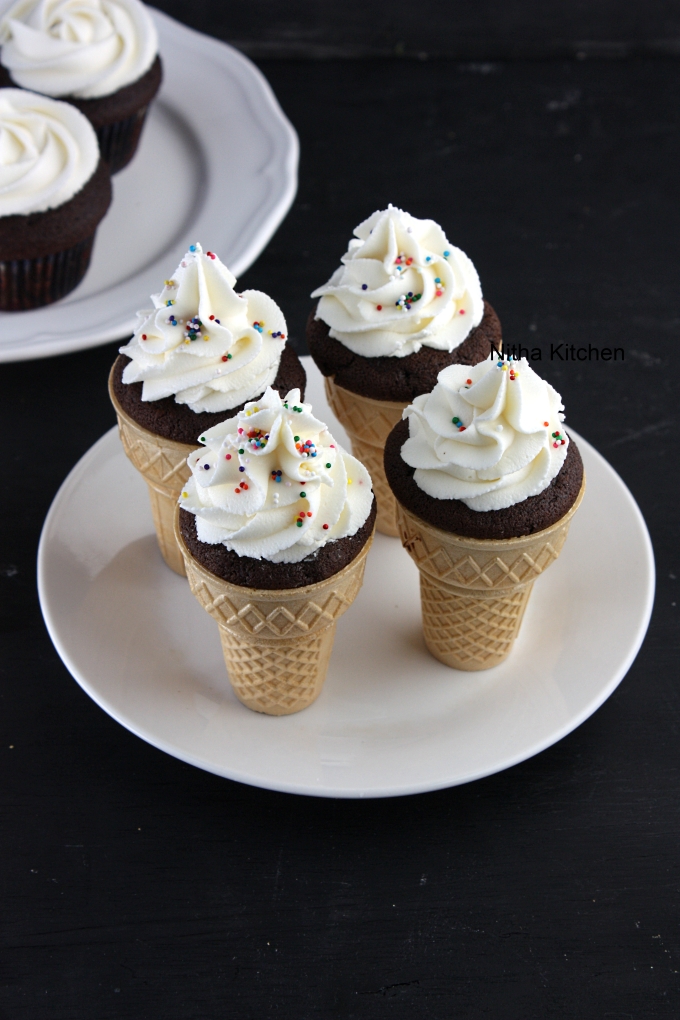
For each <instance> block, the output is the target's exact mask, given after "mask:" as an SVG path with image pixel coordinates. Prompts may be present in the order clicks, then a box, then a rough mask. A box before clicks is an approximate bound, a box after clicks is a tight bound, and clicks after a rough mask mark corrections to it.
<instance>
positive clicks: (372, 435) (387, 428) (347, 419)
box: [325, 376, 408, 537]
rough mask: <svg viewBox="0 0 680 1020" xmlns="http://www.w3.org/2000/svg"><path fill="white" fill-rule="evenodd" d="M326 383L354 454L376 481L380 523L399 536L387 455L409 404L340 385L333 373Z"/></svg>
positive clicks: (382, 529) (386, 532) (384, 529)
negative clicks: (389, 441) (388, 443)
mask: <svg viewBox="0 0 680 1020" xmlns="http://www.w3.org/2000/svg"><path fill="white" fill-rule="evenodd" d="M325 383H326V396H327V398H328V403H329V404H330V406H331V408H332V409H333V413H334V415H335V417H336V418H337V419H338V421H339V422H340V423H341V424H342V425H343V426H344V428H345V430H346V431H347V434H348V436H349V438H350V440H351V442H352V454H353V455H354V456H355V457H356V458H357V460H360V461H361V463H362V464H364V466H365V467H366V469H367V471H368V473H369V474H370V476H371V479H372V481H373V491H374V492H375V496H376V501H377V504H378V518H377V522H376V527H377V529H378V531H380V532H381V533H382V534H383V535H391V536H392V537H396V536H398V535H399V528H398V526H397V504H396V500H395V498H394V496H393V495H392V490H391V489H390V487H389V485H388V483H387V478H386V477H385V465H384V462H383V457H384V453H385V442H386V440H387V437H388V435H389V434H390V432H391V431H392V429H393V428H394V426H395V425H396V424H397V422H399V421H401V414H402V411H403V410H404V408H405V407H408V404H407V403H393V402H392V401H390V400H374V399H373V398H372V397H362V396H360V395H359V394H358V393H352V392H351V391H350V390H346V389H343V387H342V386H338V385H337V383H336V382H335V380H334V379H333V377H332V376H327V377H326V379H325Z"/></svg>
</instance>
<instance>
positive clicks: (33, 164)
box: [0, 89, 111, 312]
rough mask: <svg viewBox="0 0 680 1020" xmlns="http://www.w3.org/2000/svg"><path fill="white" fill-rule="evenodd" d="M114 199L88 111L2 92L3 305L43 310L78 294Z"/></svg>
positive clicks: (0, 253)
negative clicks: (96, 240)
mask: <svg viewBox="0 0 680 1020" xmlns="http://www.w3.org/2000/svg"><path fill="white" fill-rule="evenodd" d="M110 203H111V180H110V175H109V168H108V166H107V164H106V163H105V162H103V161H102V160H101V159H100V155H99V147H98V145H97V138H96V135H95V133H94V130H93V128H92V125H91V124H90V123H89V121H88V120H87V119H86V118H85V117H84V116H83V115H82V113H80V112H79V111H78V110H76V109H75V108H74V107H73V106H70V105H69V104H68V103H60V102H58V101H57V100H54V99H48V98H46V97H45V96H40V95H36V94H35V93H33V92H27V91H25V90H24V89H0V310H2V311H5V312H14V311H25V310H26V309H29V308H39V307H41V306H43V305H48V304H51V303H52V302H54V301H58V300H59V298H62V297H64V296H65V295H66V294H68V293H69V292H70V291H72V290H73V289H74V287H76V286H77V285H78V284H79V283H80V281H81V280H82V278H83V276H84V275H85V273H86V271H87V268H88V266H89V264H90V256H91V254H92V245H93V243H94V236H95V233H96V230H97V227H98V226H99V223H100V222H101V220H102V219H103V217H104V215H105V214H106V211H107V209H108V208H109V205H110Z"/></svg>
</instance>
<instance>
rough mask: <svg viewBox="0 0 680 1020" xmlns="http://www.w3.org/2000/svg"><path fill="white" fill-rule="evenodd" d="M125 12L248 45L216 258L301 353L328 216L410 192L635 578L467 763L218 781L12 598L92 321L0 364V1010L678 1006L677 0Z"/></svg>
mask: <svg viewBox="0 0 680 1020" xmlns="http://www.w3.org/2000/svg"><path fill="white" fill-rule="evenodd" d="M159 6H162V7H163V8H164V9H165V10H167V11H168V12H169V13H172V14H173V15H174V16H176V17H178V18H179V19H180V20H183V21H185V22H186V23H188V24H191V25H192V26H193V27H195V28H198V29H199V30H202V31H206V32H209V33H212V34H215V35H217V36H220V37H222V38H225V39H228V40H231V41H233V42H236V43H237V44H238V45H239V46H241V48H243V49H244V50H245V51H246V52H248V53H250V54H251V55H252V56H254V57H256V58H257V59H258V63H259V66H260V67H261V69H262V71H263V72H264V74H265V75H266V76H267V78H268V79H269V81H270V82H271V84H272V86H273V88H274V89H275V91H276V93H277V96H278V98H279V100H280V102H281V104H282V106H283V109H284V110H285V112H286V113H287V115H288V116H289V118H290V119H291V121H292V122H293V124H294V125H295V127H296V129H297V131H298V133H299V135H300V140H301V147H302V156H301V165H300V189H299V192H298V195H297V198H296V200H295V203H294V205H293V207H292V209H291V211H290V213H289V215H288V217H287V218H286V220H285V221H284V223H283V225H282V226H281V228H280V229H279V231H278V232H277V234H276V235H275V237H274V238H273V240H272V241H271V243H270V245H269V246H268V248H267V249H266V251H265V252H264V253H263V254H262V256H261V257H260V258H259V259H258V261H257V262H256V263H255V265H254V266H253V267H252V268H251V269H250V270H249V271H248V272H247V273H246V274H245V275H244V276H243V277H242V278H241V280H240V281H239V285H240V286H242V287H243V288H245V287H249V286H250V287H252V286H255V287H258V288H260V289H263V290H265V291H268V292H269V293H271V294H272V296H273V297H274V298H275V299H276V300H277V301H278V302H279V304H280V305H281V306H282V307H283V309H284V311H285V313H286V315H287V318H288V324H289V329H290V332H291V335H292V336H293V338H294V341H295V342H296V343H297V345H298V347H299V349H300V350H303V340H302V334H303V327H304V320H305V317H306V314H307V311H308V308H309V297H308V295H309V293H310V291H311V290H312V289H313V288H314V287H315V286H317V285H318V284H319V283H321V282H322V281H324V280H325V279H326V278H327V277H328V275H329V274H330V272H331V271H332V270H333V269H334V268H335V266H336V265H337V262H338V258H339V256H340V255H341V254H342V253H343V252H344V250H345V247H346V243H347V240H348V238H349V236H350V234H351V230H352V228H353V227H354V226H355V225H356V224H357V223H358V222H360V221H361V220H362V219H363V218H364V217H365V216H366V215H367V214H368V213H370V212H372V211H373V210H374V209H376V208H379V207H384V206H385V204H386V203H387V202H389V201H391V202H393V203H394V204H396V205H401V206H402V207H404V208H406V209H408V210H409V211H410V212H412V213H413V214H415V215H417V216H431V217H433V218H435V219H437V220H438V221H439V222H440V223H441V224H442V225H443V226H444V228H445V230H446V232H447V235H448V236H449V238H450V239H451V240H452V241H453V243H455V244H457V245H459V246H460V247H462V248H463V249H464V250H465V251H466V252H468V254H469V255H470V256H471V257H472V258H473V260H474V262H475V264H476V266H477V268H478V270H479V273H480V276H481V279H482V282H483V286H484V292H485V296H486V297H487V298H488V299H489V300H490V301H491V302H492V304H493V305H494V306H495V308H496V310H497V312H498V314H499V316H500V318H501V321H502V323H503V327H504V335H505V339H506V341H508V342H510V343H512V342H515V343H517V342H521V343H524V344H530V346H532V347H534V346H538V347H540V348H541V349H542V351H543V358H544V360H543V361H542V363H541V364H540V366H539V365H536V367H538V368H539V369H540V371H541V372H542V374H544V375H545V376H546V377H547V378H549V379H550V381H551V382H553V384H554V385H555V386H556V387H557V388H558V389H559V391H560V392H561V393H562V396H563V398H564V401H565V404H566V407H567V423H568V424H570V425H572V426H573V427H574V428H575V429H576V430H577V431H579V432H581V433H582V434H583V435H584V436H585V437H586V438H587V439H588V440H590V441H591V442H592V443H593V444H594V445H595V446H596V447H597V448H598V449H599V450H600V451H601V452H602V453H603V454H604V455H605V457H606V458H607V459H608V460H609V461H610V463H612V464H613V466H614V467H615V468H616V470H617V471H618V472H619V473H620V474H621V476H622V478H623V479H624V480H625V482H626V483H627V484H628V486H629V487H630V489H631V490H632V492H633V494H634V496H635V498H636V500H637V501H638V503H639V505H640V507H641V509H642V511H643V513H644V515H645V517H646V519H647V522H648V525H649V528H650V532H651V534H652V539H653V543H654V549H655V555H656V559H657V569H658V589H657V599H656V607H655V612H654V616H653V619H652V624H651V627H650V630H649V634H648V636H647V639H646V641H645V644H644V645H643V648H642V650H641V652H640V654H639V656H638V658H637V661H636V662H635V664H634V665H633V667H632V669H631V670H630V672H629V674H628V676H627V677H626V679H625V680H624V682H623V683H622V685H621V687H620V688H619V689H618V690H617V691H616V692H615V694H614V695H613V696H612V697H611V698H610V699H609V701H608V702H607V703H606V704H605V705H604V706H603V707H602V708H601V709H600V710H599V711H598V712H597V713H596V714H595V715H594V716H593V717H592V718H591V719H589V720H588V721H587V722H586V723H585V724H584V725H582V726H581V727H580V728H579V729H578V730H577V731H576V732H575V733H573V734H572V735H571V736H569V737H567V738H566V739H565V740H563V741H561V742H560V743H559V744H557V745H556V746H555V747H553V748H550V749H549V750H547V751H545V752H544V753H543V754H541V755H539V756H538V757H536V758H533V759H532V760H530V761H528V762H525V763H524V764H522V765H519V766H517V767H515V768H513V769H511V770H509V771H507V772H504V773H501V774H499V775H497V776H492V777H490V778H488V779H485V780H483V781H480V782H476V783H473V784H470V785H468V786H463V787H459V788H455V789H451V790H444V791H440V792H437V793H432V794H428V795H422V796H414V797H408V798H401V799H395V800H384V801H371V802H367V803H361V802H349V801H324V800H317V799H311V798H310V799H307V798H304V797H294V796H288V795H283V794H276V793H270V792H267V791H263V790H257V789H251V788H249V787H246V786H241V785H238V784H236V783H232V782H229V781H227V780H223V779H218V778H216V777H215V776H212V775H208V774H206V773H203V772H200V771H198V770H197V769H194V768H192V767H190V766H187V765H184V764H183V763H181V762H179V761H177V760H175V759H173V758H171V757H168V756H166V755H164V754H163V753H161V752H160V751H157V750H155V749H154V748H152V747H150V746H148V745H147V744H145V743H143V742H142V741H141V740H139V739H137V738H136V737H134V736H132V735H131V734H129V733H128V732H127V731H125V730H124V729H123V728H122V727H120V726H119V725H118V724H116V723H115V722H113V721H112V720H111V719H110V718H109V717H108V716H106V715H105V714H104V713H103V712H102V711H101V710H100V709H99V708H97V707H96V706H95V705H94V704H93V703H92V702H91V701H90V700H89V699H88V698H87V696H86V695H85V694H84V693H83V692H82V691H81V690H80V688H79V687H78V686H77V685H76V683H75V682H74V681H73V680H72V679H71V678H70V676H69V674H68V673H67V671H66V669H65V668H64V667H63V666H62V664H61V662H60V660H59V659H58V657H57V655H56V652H55V651H54V649H53V647H52V645H51V643H50V641H49V638H48V636H47V634H46V631H45V629H44V626H43V624H42V620H41V616H40V610H39V606H38V601H37V595H36V590H35V554H36V548H37V542H38V537H39V533H40V527H41V524H42V521H43V519H44V516H45V513H46V512H47V509H48V507H49V505H50V502H51V500H52V498H53V496H54V494H55V492H56V490H57V488H58V486H59V484H60V483H61V481H62V480H63V478H64V477H65V475H66V474H67V472H68V471H69V470H70V468H71V467H72V466H73V464H75V463H76V461H77V460H78V459H79V457H80V456H81V455H82V454H83V453H84V452H85V451H86V450H87V449H88V448H89V446H90V445H91V444H92V442H94V440H95V439H97V438H98V437H99V436H100V435H101V434H102V433H103V432H104V431H106V430H107V429H108V428H110V427H111V425H113V424H114V415H113V411H112V409H111V407H110V405H109V404H108V399H107V394H106V377H107V372H108V368H109V366H110V364H111V361H112V360H113V357H114V353H115V350H116V346H117V345H116V344H110V345H107V346H106V347H101V348H98V349H95V350H90V351H84V352H81V353H78V354H74V355H68V356H64V357H60V358H52V359H45V360H41V361H31V362H26V363H17V364H4V365H0V394H1V395H2V399H1V401H0V411H1V413H2V424H3V428H2V444H3V445H2V450H3V463H4V468H5V470H4V472H3V478H2V493H3V498H2V502H1V504H0V514H1V515H2V518H1V519H2V538H1V541H2V548H1V551H0V591H1V592H2V608H3V612H2V618H1V619H2V656H1V658H0V670H1V674H2V684H1V691H0V693H1V697H2V700H1V702H0V706H1V708H0V729H1V733H0V763H1V769H2V773H1V775H2V778H1V781H0V798H1V801H2V811H3V816H2V831H1V834H0V841H1V847H2V850H1V853H2V861H1V865H2V866H1V868H0V881H1V882H2V910H1V922H0V926H1V933H0V936H1V943H0V944H1V946H2V953H1V954H0V979H1V989H2V990H1V992H0V1017H2V1018H3V1020H5V1018H7V1020H10V1018H11V1020H33V1018H39V1017H40V1018H41V1017H50V1018H52V1017H53V1018H58V1020H93V1018H94V1020H108V1018H116V1020H118V1018H121V1020H122V1018H130V1020H147V1018H148V1020H159V1018H170V1020H175V1018H176V1020H180V1018H181V1020H185V1018H186V1020H189V1018H192V1020H193V1018H201V1020H202V1018H220V1020H221V1018H229V1020H262V1018H270V1017H272V1018H275V1017H285V1018H291V1020H305V1018H308V1017H310V1018H311V1017H320V1018H326V1017H329V1018H330V1017H332V1018H335V1017H338V1018H355V1017H356V1018H361V1020H363V1018H374V1017H375V1018H378V1017H380V1018H382V1017H385V1016H388V1017H395V1018H396V1017H399V1018H404V1020H420V1018H436V1020H449V1018H452V1017H461V1018H473V1020H477V1018H480V1020H481V1018H486V1017H490V1018H496V1017H499V1018H504V1020H525V1018H537V1020H544V1018H553V1017H554V1018H572V1017H573V1018H578V1020H583V1018H587V1020H590V1018H593V1020H594V1018H605V1017H612V1018H617V1020H627V1018H634V1020H643V1018H644V1020H646V1018H652V1017H653V1018H656V1017H664V1018H665V1017H668V1018H670V1017H677V1016H678V1015H679V1014H680V994H679V992H678V988H679V986H678V971H679V970H680V940H679V937H678V900H679V897H678V882H679V874H678V828H679V826H678V809H677V802H678V719H679V709H680V704H679V701H680V699H679V695H678V684H677V679H678V652H679V647H678V646H679V641H678V628H677V614H678V608H677V604H676V603H677V601H680V600H679V599H678V594H677V593H678V580H677V576H678V575H680V564H678V562H677V559H678V557H677V549H678V540H677V526H678V514H677V494H678V481H677V479H678V472H677V464H678V437H677V428H678V422H677V412H676V408H677V400H678V391H679V388H678V368H677V356H678V350H679V348H678V334H679V332H680V328H679V327H680V309H679V295H680V257H679V256H680V251H679V247H680V243H679V238H680V210H679V208H678V184H677V180H678V157H679V155H680V151H679V150H680V144H679V135H678V121H679V115H678V111H679V110H680V65H679V64H678V62H677V59H676V57H675V54H677V53H678V52H679V47H678V42H677V40H678V38H679V37H680V11H679V8H678V5H677V4H668V3H662V2H657V3H652V4H643V3H641V2H640V3H636V4H620V3H615V2H613V0H612V2H608V0H607V2H602V3H567V2H562V3H554V4H549V5H548V4H544V5H539V4H535V5H528V4H523V5H515V6H513V5H512V4H510V5H508V4H502V3H500V2H495V0H494V2H491V0H489V2H486V3H483V4H478V5H474V6H473V5H472V4H469V5H461V4H450V3H446V2H444V3H440V4H438V5H435V4H434V3H422V4H419V5H408V4H406V3H403V2H402V0H400V2H398V3H396V4H392V5H389V7H388V5H386V4H378V3H376V2H362V3H358V2H357V3H345V4H341V5H336V6H335V7H333V6H332V5H330V4H323V3H319V2H311V0H307V2H304V3H303V2H297V3H292V2H291V3H286V4H284V3H281V2H277V0H267V2H264V0H261V2H251V3H247V2H245V0H241V2H238V3H233V4H229V5H227V4H226V3H225V4H221V3H218V2H217V0H201V2H198V0H197V2H192V3H188V2H185V0H184V2H180V0H175V2H167V3H165V4H159ZM187 73H190V72H189V71H188V72H187ZM211 101H212V98H211ZM170 268H171V267H170ZM561 342H566V343H569V344H571V343H574V344H576V345H577V346H579V345H581V344H583V343H586V344H587V343H593V344H597V345H598V346H602V345H608V346H618V347H622V348H623V349H624V351H625V360H624V362H623V363H618V364H613V363H609V364H602V363H593V362H586V363H572V362H569V363H561V362H559V361H554V360H553V361H550V360H549V352H550V345H551V344H557V343H561ZM622 555H625V550H622Z"/></svg>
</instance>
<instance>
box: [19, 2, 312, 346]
mask: <svg viewBox="0 0 680 1020" xmlns="http://www.w3.org/2000/svg"><path fill="white" fill-rule="evenodd" d="M149 10H150V12H151V14H152V16H153V18H154V21H155V22H156V26H157V28H158V33H159V38H160V52H161V56H162V58H163V75H164V77H163V85H162V87H161V91H160V93H159V95H158V97H157V98H156V100H155V102H154V103H153V105H152V107H151V110H150V112H149V116H148V119H147V123H146V124H145V126H144V132H143V134H142V140H141V144H140V146H139V149H138V151H137V153H136V155H135V157H134V159H133V160H132V162H131V163H130V165H129V166H128V167H126V168H125V170H123V171H121V173H119V174H116V176H115V177H114V178H113V203H112V205H111V208H110V209H109V211H108V213H107V215H106V217H105V218H104V219H103V220H102V223H101V225H100V227H99V229H98V231H97V237H96V240H95V247H94V252H93V256H92V262H91V264H90V268H89V270H88V272H87V275H86V276H85V279H84V280H83V282H82V283H81V284H80V285H79V286H78V287H77V288H76V289H75V290H74V291H72V293H71V294H69V295H68V296H67V297H65V298H64V299H63V300H62V301H57V302H56V303H55V304H53V305H49V306H48V307H47V308H38V309H35V310H34V311H29V312H0V362H1V361H20V360H23V359H25V358H43V357H47V356H49V355H52V354H64V353H66V352H67V351H77V350H81V349H82V348H85V347H95V346H97V345H98V344H103V343H106V342H108V341H109V340H116V339H118V338H123V337H125V335H126V334H128V333H131V332H132V330H133V328H134V324H135V312H136V311H137V309H138V308H146V307H147V306H148V304H149V295H150V294H152V293H155V292H156V291H157V290H158V287H159V285H160V284H162V281H163V279H164V278H165V277H166V276H167V275H168V273H170V272H172V270H173V269H174V267H175V266H176V265H177V264H178V263H179V260H180V258H181V257H182V255H183V254H184V252H185V251H186V250H187V248H188V246H189V245H190V244H191V243H192V242H193V241H196V240H199V241H200V242H201V243H202V244H203V246H204V247H206V248H212V249H214V250H215V251H217V252H218V253H219V255H220V257H221V259H222V260H223V261H224V262H226V263H227V265H228V266H229V267H230V269H231V270H232V271H233V272H234V274H235V275H236V276H239V275H240V274H241V273H243V272H245V270H246V269H247V268H248V267H249V266H250V265H251V264H252V263H253V262H254V261H255V259H256V258H257V256H258V255H259V254H260V252H261V251H262V249H263V248H264V246H265V245H266V244H267V242H268V241H269V239H270V237H271V236H272V234H273V233H274V231H275V230H276V228H277V227H278V225H279V223H280V222H281V220H282V219H283V217H284V216H285V214H286V212H287V211H288V209H289V208H290V205H291V203H292V201H293V198H294V197H295V192H296V190H297V164H298V140H297V135H296V134H295V131H294V129H293V128H292V126H291V125H290V123H289V121H288V120H287V119H286V117H285V116H284V114H283V112H282V110H281V107H280V106H279V104H278V102H277V101H276V98H275V96H274V93H273V92H272V90H271V88H270V86H269V84H268V83H267V81H266V80H265V78H264V77H263V75H262V74H261V73H260V71H258V69H257V68H256V67H255V65H254V64H252V63H251V62H250V61H249V60H248V59H247V58H246V57H244V56H243V55H242V54H241V53H239V52H238V51H237V50H235V49H233V48H232V47H231V46H227V44H226V43H223V42H220V41H219V40H217V39H212V38H210V37H209V36H205V35H201V34H199V33H198V32H194V31H193V30H192V29H190V28H187V27H186V26H185V25H181V24H180V23H179V22H177V21H174V20H173V19H172V18H169V17H168V16H167V15H166V14H163V13H162V12H161V11H157V10H154V9H153V8H149Z"/></svg>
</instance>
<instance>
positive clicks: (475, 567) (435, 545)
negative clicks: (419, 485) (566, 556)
mask: <svg viewBox="0 0 680 1020" xmlns="http://www.w3.org/2000/svg"><path fill="white" fill-rule="evenodd" d="M584 491H585V476H584V479H583V484H582V485H581V491H580V492H579V494H578V497H577V498H576V501H575V502H574V504H573V506H572V507H571V509H570V510H569V511H568V512H567V513H566V514H565V515H564V517H562V518H561V519H560V520H559V521H557V522H556V523H555V524H553V525H552V526H551V527H550V528H545V529H544V530H543V531H537V532H536V533H535V534H533V535H525V536H523V537H521V538H507V539H498V540H493V539H475V538H465V537H463V536H462V535H454V534H451V533H450V532H447V531H441V530H440V529H439V528H434V527H432V525H430V524H427V523H426V522H425V521H422V520H420V518H418V517H416V516H415V515H414V514H412V513H410V512H409V511H408V510H406V509H405V507H403V506H401V504H397V517H398V523H399V531H400V534H401V541H402V545H403V546H404V548H405V549H406V551H407V552H408V554H409V555H410V557H411V559H412V560H413V561H414V562H415V563H416V565H417V567H418V570H419V571H420V597H421V607H422V613H423V634H424V636H425V643H426V645H427V647H428V648H429V650H430V651H431V652H432V654H433V655H434V657H435V658H436V659H439V661H440V662H443V663H444V664H445V665H447V666H453V667H454V668H455V669H464V670H480V669H490V668H491V667H492V666H497V665H498V664H499V663H501V662H503V660H504V659H506V658H507V657H508V655H509V654H510V651H511V649H512V645H513V642H514V640H515V638H516V637H517V635H518V633H519V628H520V625H521V623H522V617H523V616H524V610H525V609H526V606H527V603H528V601H529V596H530V594H531V589H532V587H533V583H534V581H535V580H536V578H537V577H539V576H540V574H542V573H543V571H544V570H547V568H548V567H549V566H550V565H551V563H554V562H555V560H556V559H557V557H558V556H559V555H560V552H561V551H562V547H563V546H564V543H565V541H566V538H567V533H568V531H569V525H570V524H571V520H572V517H573V516H574V514H575V513H576V510H577V509H578V507H579V504H580V502H581V500H582V498H583V493H584Z"/></svg>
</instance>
